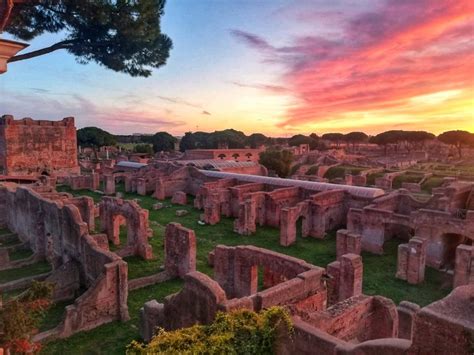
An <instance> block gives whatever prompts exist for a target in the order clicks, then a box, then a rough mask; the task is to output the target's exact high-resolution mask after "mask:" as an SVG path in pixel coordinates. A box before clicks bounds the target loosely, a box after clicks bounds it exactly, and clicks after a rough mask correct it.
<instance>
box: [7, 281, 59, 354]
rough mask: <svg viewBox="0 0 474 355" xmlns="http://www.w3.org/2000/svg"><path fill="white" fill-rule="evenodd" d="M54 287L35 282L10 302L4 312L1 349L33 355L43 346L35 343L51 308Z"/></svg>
mask: <svg viewBox="0 0 474 355" xmlns="http://www.w3.org/2000/svg"><path fill="white" fill-rule="evenodd" d="M52 294H53V286H52V285H51V284H50V283H47V282H37V281H33V284H32V285H31V287H30V288H29V289H28V290H26V291H25V292H23V293H21V294H19V295H18V296H16V297H13V298H12V299H10V300H8V301H7V302H6V303H5V304H4V305H3V308H1V310H0V347H3V348H5V349H8V350H10V351H11V352H12V353H14V354H26V353H28V354H32V353H36V352H38V351H39V350H40V344H38V343H34V342H32V341H31V336H32V335H33V333H34V332H35V331H36V330H37V327H38V324H39V323H40V321H41V320H42V319H43V317H44V315H45V313H46V311H47V310H48V308H49V307H50V306H51V296H52Z"/></svg>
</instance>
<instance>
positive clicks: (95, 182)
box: [91, 173, 100, 190]
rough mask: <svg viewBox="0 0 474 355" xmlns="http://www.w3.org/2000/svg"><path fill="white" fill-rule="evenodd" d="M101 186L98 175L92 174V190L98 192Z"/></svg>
mask: <svg viewBox="0 0 474 355" xmlns="http://www.w3.org/2000/svg"><path fill="white" fill-rule="evenodd" d="M99 186H100V176H99V174H97V173H92V174H91V189H92V190H98V189H99Z"/></svg>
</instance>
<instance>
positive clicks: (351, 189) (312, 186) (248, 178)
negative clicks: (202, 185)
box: [200, 170, 385, 198]
mask: <svg viewBox="0 0 474 355" xmlns="http://www.w3.org/2000/svg"><path fill="white" fill-rule="evenodd" d="M200 172H201V173H203V174H204V175H206V176H209V177H215V178H221V179H222V178H227V179H236V180H238V181H245V182H256V183H262V184H268V185H274V186H285V187H301V188H304V189H307V190H314V191H320V192H322V191H329V190H344V191H346V192H348V193H350V194H351V195H353V196H357V197H363V198H375V197H378V196H381V195H384V194H385V191H384V190H382V189H377V188H372V187H362V186H351V185H339V184H331V183H327V182H314V181H303V180H294V179H282V178H276V177H269V176H260V175H249V174H236V173H226V172H222V171H209V170H200Z"/></svg>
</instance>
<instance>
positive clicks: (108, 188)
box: [104, 175, 115, 195]
mask: <svg viewBox="0 0 474 355" xmlns="http://www.w3.org/2000/svg"><path fill="white" fill-rule="evenodd" d="M104 180H105V191H104V192H105V194H106V195H113V194H115V177H114V176H113V175H104Z"/></svg>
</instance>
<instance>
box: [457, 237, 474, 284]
mask: <svg viewBox="0 0 474 355" xmlns="http://www.w3.org/2000/svg"><path fill="white" fill-rule="evenodd" d="M468 284H474V246H472V245H465V244H461V245H459V246H458V247H457V248H456V261H455V267H454V283H453V288H456V287H458V286H463V285H468Z"/></svg>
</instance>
